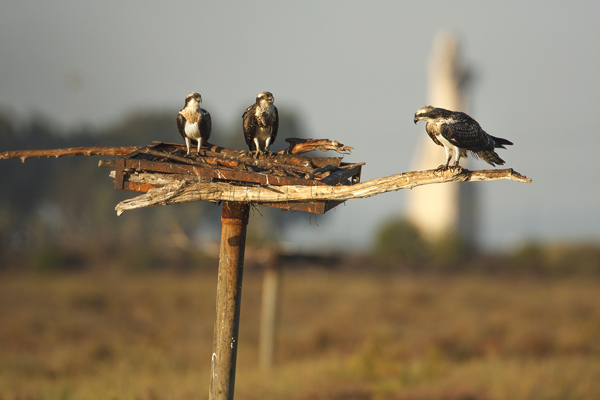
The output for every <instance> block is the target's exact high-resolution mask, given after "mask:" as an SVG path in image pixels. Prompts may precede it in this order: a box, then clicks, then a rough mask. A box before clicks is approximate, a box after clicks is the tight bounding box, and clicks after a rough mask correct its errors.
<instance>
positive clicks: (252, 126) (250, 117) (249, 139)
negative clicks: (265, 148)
mask: <svg viewBox="0 0 600 400" xmlns="http://www.w3.org/2000/svg"><path fill="white" fill-rule="evenodd" d="M255 110H256V104H253V105H251V106H250V107H248V108H246V111H244V114H243V115H242V126H243V128H244V139H246V144H247V145H248V147H249V148H250V150H252V151H255V150H256V145H255V144H254V132H255V131H256V126H257V122H256V115H255Z"/></svg>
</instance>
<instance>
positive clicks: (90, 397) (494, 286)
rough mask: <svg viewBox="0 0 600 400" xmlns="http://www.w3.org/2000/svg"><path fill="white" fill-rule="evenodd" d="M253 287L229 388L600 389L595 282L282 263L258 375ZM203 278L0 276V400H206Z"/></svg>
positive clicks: (594, 395)
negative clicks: (274, 340) (272, 352)
mask: <svg viewBox="0 0 600 400" xmlns="http://www.w3.org/2000/svg"><path fill="white" fill-rule="evenodd" d="M213 269H214V270H213ZM261 285H262V274H261V273H260V271H258V270H250V269H249V270H247V271H246V272H245V276H244V287H243V299H242V319H241V325H240V343H239V352H238V369H237V379H236V391H235V394H236V399H240V400H244V399H248V400H258V399H261V400H265V399H267V400H268V399H292V400H309V399H315V400H316V399H339V400H342V399H350V400H353V399H355V400H359V399H360V400H362V399H365V400H367V399H385V400H387V399H389V400H396V399H397V400H409V399H411V400H413V399H414V400H425V399H441V400H495V399H532V400H533V399H535V400H543V399H557V400H558V399H560V400H565V399H600V280H599V279H598V278H596V277H592V278H590V277H586V278H583V277H567V278H556V277H555V278H540V277H537V278H536V277H532V276H513V277H508V276H497V275H483V274H475V273H465V274H414V273H398V272H381V271H378V272H377V271H375V272H373V271H369V267H368V266H366V265H365V267H364V269H362V270H353V271H348V270H323V269H315V268H312V269H311V268H305V269H300V268H296V269H288V270H286V271H285V272H284V275H283V285H282V299H281V310H280V311H281V313H280V334H279V340H278V345H277V361H276V368H275V369H274V370H273V371H271V372H264V371H261V370H260V369H259V368H257V359H258V350H257V342H258V326H259V308H260V300H261ZM215 288H216V267H215V268H213V267H211V268H207V270H205V271H196V272H187V273H176V272H146V273H118V272H114V271H113V272H103V273H102V272H97V271H89V272H74V273H64V274H47V275H44V274H32V273H31V274H30V273H27V274H25V273H11V272H4V273H2V274H0V400H13V399H14V400H16V399H19V400H38V399H57V400H58V399H61V400H63V399H64V400H66V399H81V400H95V399H132V400H133V399H140V400H150V399H175V400H176V399H205V398H207V394H208V383H209V369H210V354H211V349H212V331H213V322H214V308H215V304H214V302H215Z"/></svg>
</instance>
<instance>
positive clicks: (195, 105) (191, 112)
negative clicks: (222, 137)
mask: <svg viewBox="0 0 600 400" xmlns="http://www.w3.org/2000/svg"><path fill="white" fill-rule="evenodd" d="M200 103H202V96H200V94H199V93H196V92H192V93H190V94H188V95H187V97H186V98H185V106H184V107H183V108H182V109H181V110H179V114H177V129H179V133H180V134H181V137H182V138H184V139H185V144H186V146H187V155H190V144H191V142H192V140H196V141H198V153H200V147H202V143H203V142H206V141H208V139H209V138H210V131H211V129H212V121H211V119H210V114H209V113H208V111H206V110H205V109H203V108H200Z"/></svg>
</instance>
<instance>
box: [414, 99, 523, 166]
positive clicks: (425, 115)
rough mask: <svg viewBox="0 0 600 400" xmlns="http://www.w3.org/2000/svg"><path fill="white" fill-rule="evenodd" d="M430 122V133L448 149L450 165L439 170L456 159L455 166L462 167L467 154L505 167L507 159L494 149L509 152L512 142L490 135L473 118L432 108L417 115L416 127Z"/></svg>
mask: <svg viewBox="0 0 600 400" xmlns="http://www.w3.org/2000/svg"><path fill="white" fill-rule="evenodd" d="M420 120H424V121H427V125H426V126H425V129H426V131H427V134H428V135H429V137H430V138H431V140H433V141H434V143H435V144H437V145H438V146H443V147H444V149H445V150H446V164H445V165H440V166H439V167H438V169H446V168H448V165H449V164H450V159H451V158H453V157H454V166H458V162H459V161H460V158H461V157H464V158H467V152H470V153H471V154H472V155H473V157H475V158H481V159H482V160H483V161H485V162H487V163H488V164H490V165H492V166H493V167H495V166H496V164H498V165H504V160H503V159H501V158H500V156H498V154H497V153H496V152H495V151H494V149H497V148H502V149H505V148H506V147H504V145H512V142H510V141H508V140H506V139H502V138H498V137H495V136H492V135H489V134H488V133H486V132H485V131H484V130H483V129H481V126H479V124H478V123H477V121H475V120H474V119H473V118H471V117H469V116H468V115H467V114H465V113H463V112H458V111H449V110H445V109H443V108H435V107H432V106H427V107H422V108H420V109H419V110H417V112H416V113H415V120H414V121H415V124H416V123H417V122H418V121H420Z"/></svg>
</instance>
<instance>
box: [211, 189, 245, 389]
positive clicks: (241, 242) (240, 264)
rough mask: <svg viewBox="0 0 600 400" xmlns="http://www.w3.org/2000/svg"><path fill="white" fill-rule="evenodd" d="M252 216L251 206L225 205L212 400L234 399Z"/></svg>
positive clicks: (214, 345)
mask: <svg viewBox="0 0 600 400" xmlns="http://www.w3.org/2000/svg"><path fill="white" fill-rule="evenodd" d="M249 213H250V206H249V205H248V204H244V203H239V202H228V201H226V202H224V203H223V210H222V212H221V223H222V230H221V251H220V253H219V276H218V281H217V318H216V322H215V330H214V334H213V354H212V361H211V362H212V370H211V377H210V391H209V397H208V398H209V400H232V399H233V391H234V388H235V365H236V357H237V347H238V331H239V323H240V304H241V297H242V276H243V272H244V250H245V246H246V227H247V226H248V216H249Z"/></svg>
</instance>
